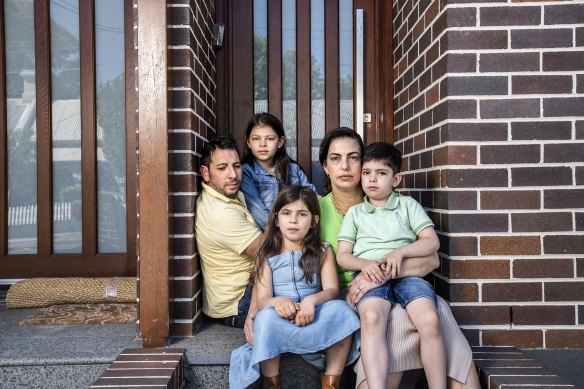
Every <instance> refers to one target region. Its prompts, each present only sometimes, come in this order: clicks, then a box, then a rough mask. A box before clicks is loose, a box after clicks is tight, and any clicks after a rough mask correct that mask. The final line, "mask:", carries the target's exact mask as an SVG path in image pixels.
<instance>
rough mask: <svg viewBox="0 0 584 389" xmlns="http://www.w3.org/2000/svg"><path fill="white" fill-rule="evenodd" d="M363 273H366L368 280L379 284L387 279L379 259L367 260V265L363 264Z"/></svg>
mask: <svg viewBox="0 0 584 389" xmlns="http://www.w3.org/2000/svg"><path fill="white" fill-rule="evenodd" d="M361 273H362V274H364V275H365V277H366V278H367V280H368V281H374V282H376V283H378V284H380V283H382V282H383V280H384V279H385V275H384V274H383V270H382V269H381V263H380V262H377V261H366V263H365V265H363V266H361Z"/></svg>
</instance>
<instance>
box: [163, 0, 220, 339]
mask: <svg viewBox="0 0 584 389" xmlns="http://www.w3.org/2000/svg"><path fill="white" fill-rule="evenodd" d="M168 11H169V21H170V26H169V27H168V36H169V52H168V69H169V80H170V81H169V85H170V88H169V89H170V90H169V105H170V109H169V110H170V112H169V115H170V120H169V126H170V128H169V139H170V141H169V149H170V151H169V152H170V155H169V161H170V162H169V170H170V171H169V175H170V189H169V190H170V193H169V204H170V228H171V232H170V233H171V236H170V239H171V253H170V261H171V262H172V268H173V274H172V275H171V285H170V292H171V296H172V297H171V308H172V309H171V312H172V314H171V320H170V322H171V334H172V335H183V336H188V335H192V333H193V330H194V329H195V327H196V326H197V325H198V324H199V323H200V320H201V304H202V300H201V282H202V275H201V269H200V267H199V260H198V257H197V249H196V246H195V235H194V230H193V223H194V220H195V202H196V199H197V195H198V194H199V191H200V178H199V175H198V171H199V157H200V155H201V154H200V153H201V151H202V148H203V145H204V143H205V142H206V141H207V140H208V139H210V138H213V137H215V133H216V130H215V129H216V125H215V122H216V117H215V81H214V79H215V51H214V48H213V46H212V43H211V37H212V26H213V23H214V18H215V2H214V1H212V0H204V1H180V0H175V1H169V5H168Z"/></svg>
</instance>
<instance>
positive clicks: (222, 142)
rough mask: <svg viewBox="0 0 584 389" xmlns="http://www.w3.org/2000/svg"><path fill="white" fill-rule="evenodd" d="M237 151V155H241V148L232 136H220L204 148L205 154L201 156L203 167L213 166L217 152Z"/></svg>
mask: <svg viewBox="0 0 584 389" xmlns="http://www.w3.org/2000/svg"><path fill="white" fill-rule="evenodd" d="M217 149H219V150H235V151H237V155H240V154H239V148H238V147H237V142H236V141H235V139H233V138H232V137H230V136H220V137H218V138H216V139H212V140H210V141H209V143H207V144H206V145H205V147H203V153H202V155H201V165H203V166H207V167H209V165H210V164H211V157H212V156H213V153H214V152H215V150H217Z"/></svg>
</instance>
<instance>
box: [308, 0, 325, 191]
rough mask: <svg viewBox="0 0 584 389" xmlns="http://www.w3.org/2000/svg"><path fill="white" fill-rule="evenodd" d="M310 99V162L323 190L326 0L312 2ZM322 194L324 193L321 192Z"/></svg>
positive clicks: (313, 179) (317, 186) (317, 185)
mask: <svg viewBox="0 0 584 389" xmlns="http://www.w3.org/2000/svg"><path fill="white" fill-rule="evenodd" d="M310 51H311V53H310V81H311V82H310V99H311V115H312V116H311V146H310V151H311V153H310V155H311V157H310V160H311V161H310V164H311V170H312V183H313V184H314V186H315V187H316V188H317V190H319V191H320V190H322V187H323V183H324V171H323V170H322V167H321V166H320V163H319V161H318V149H319V145H320V141H321V140H322V138H323V137H324V129H325V104H324V93H325V88H324V85H325V80H324V76H325V72H324V0H311V2H310ZM321 194H322V193H321Z"/></svg>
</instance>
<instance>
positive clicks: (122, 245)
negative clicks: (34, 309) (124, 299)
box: [95, 0, 127, 253]
mask: <svg viewBox="0 0 584 389" xmlns="http://www.w3.org/2000/svg"><path fill="white" fill-rule="evenodd" d="M95 51H96V64H95V71H96V77H95V78H96V80H95V81H96V94H97V96H96V112H97V249H98V252H99V253H120V252H126V246H127V242H126V122H125V117H126V111H125V101H126V96H125V66H124V2H123V0H100V1H99V2H96V3H95Z"/></svg>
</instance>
